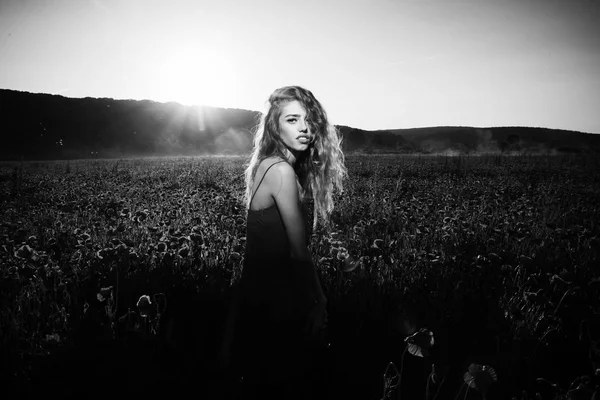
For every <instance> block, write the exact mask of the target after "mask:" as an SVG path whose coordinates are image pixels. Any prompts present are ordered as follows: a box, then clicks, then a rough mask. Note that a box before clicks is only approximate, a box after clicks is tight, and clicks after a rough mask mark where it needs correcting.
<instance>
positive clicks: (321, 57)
mask: <svg viewBox="0 0 600 400" xmlns="http://www.w3.org/2000/svg"><path fill="white" fill-rule="evenodd" d="M598 20H600V2H596V1H591V0H554V1H546V0H499V1H487V0H446V1H441V0H423V1H420V2H417V1H413V0H372V1H367V0H357V1H355V2H352V3H342V2H341V0H329V1H321V0H307V1H305V2H304V3H302V4H301V5H300V6H298V7H291V6H285V5H284V6H282V5H281V4H280V3H278V2H276V1H275V0H255V1H253V2H242V3H239V4H238V3H237V2H235V1H233V0H221V1H213V0H199V1H192V0H173V1H172V2H169V3H163V2H159V1H158V0H147V1H144V2H142V1H141V0H127V1H115V0H87V1H81V2H73V1H70V0H48V1H46V2H41V3H40V2H38V1H35V0H6V1H3V2H1V3H0V88H4V89H7V90H16V91H24V92H30V93H45V94H55V95H62V96H64V97H68V98H85V97H92V98H112V99H115V100H150V101H156V102H160V103H166V102H176V103H179V104H182V105H186V106H190V105H198V106H210V107H216V108H230V109H242V110H249V111H257V112H261V111H263V110H264V106H265V103H266V100H267V99H268V96H269V95H270V94H271V93H272V91H273V90H274V89H276V88H278V87H281V86H286V85H300V86H303V87H305V88H307V89H309V90H310V91H312V92H313V93H314V94H315V96H316V98H317V99H318V100H319V101H320V102H321V103H322V104H323V106H324V108H325V109H326V111H327V114H328V116H329V119H330V121H331V123H332V124H335V125H343V126H348V127H355V128H357V129H363V130H368V131H374V130H394V129H418V128H427V127H436V126H457V127H458V126H464V127H509V126H514V127H539V128H546V129H560V130H569V131H576V132H586V133H595V134H596V133H600V118H599V117H598V115H597V109H598V108H600V90H599V88H600V68H599V67H600V24H598V23H597V22H598ZM278 24H281V25H282V26H284V27H286V29H285V30H276V31H275V32H277V33H276V34H273V32H274V30H273V27H274V26H277V25H278Z"/></svg>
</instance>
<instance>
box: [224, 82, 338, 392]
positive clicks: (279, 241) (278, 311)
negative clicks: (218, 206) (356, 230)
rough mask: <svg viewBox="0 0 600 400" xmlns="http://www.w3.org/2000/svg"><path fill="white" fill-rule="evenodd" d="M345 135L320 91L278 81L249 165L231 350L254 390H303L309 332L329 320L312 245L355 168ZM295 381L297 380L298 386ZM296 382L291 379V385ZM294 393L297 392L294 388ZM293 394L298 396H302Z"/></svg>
mask: <svg viewBox="0 0 600 400" xmlns="http://www.w3.org/2000/svg"><path fill="white" fill-rule="evenodd" d="M340 145H341V140H340V138H339V137H338V134H337V131H336V129H335V128H334V127H333V126H332V125H331V124H330V123H329V121H328V119H327V115H326V113H325V110H324V109H323V107H322V106H321V104H320V103H319V101H318V100H317V99H316V98H315V97H314V96H313V94H312V93H311V92H310V91H308V90H306V89H303V88H301V87H298V86H288V87H283V88H280V89H277V90H275V92H273V94H271V96H270V98H269V104H268V110H267V112H266V113H264V114H263V115H262V117H261V121H260V124H259V125H258V128H257V131H256V135H255V138H254V149H253V152H252V156H251V159H250V162H249V164H248V166H247V168H246V172H245V177H246V192H245V201H246V206H247V208H248V216H247V236H246V251H245V258H244V268H243V271H242V276H241V278H240V281H239V284H238V287H237V290H236V296H235V297H236V298H235V299H234V302H233V307H232V310H231V312H230V318H229V321H228V324H227V325H228V327H227V329H226V335H225V339H224V347H223V359H222V361H225V362H227V360H228V359H229V355H231V358H232V360H231V361H232V364H233V367H234V368H235V369H236V370H237V372H238V373H239V374H240V375H241V376H243V379H244V382H246V384H245V385H244V386H246V389H245V390H255V391H260V392H261V393H252V394H248V397H254V396H260V397H259V398H264V397H265V396H268V393H267V392H268V391H269V390H274V391H275V392H274V393H273V394H274V395H275V396H276V397H277V398H280V399H281V398H285V397H286V394H285V391H286V390H287V389H290V388H291V390H288V392H289V391H291V392H293V393H294V394H295V395H297V396H296V397H301V393H299V389H300V388H303V387H304V388H305V387H306V386H305V385H304V384H303V383H301V382H298V379H300V380H301V379H302V377H301V375H302V374H303V373H304V372H305V368H306V362H307V360H306V359H305V358H306V357H305V355H306V354H307V352H306V351H305V350H306V344H307V339H308V340H310V339H311V338H314V337H315V336H316V335H318V333H319V332H320V331H321V330H323V329H324V328H325V327H326V324H327V311H326V306H327V299H326V297H325V294H324V292H323V289H322V287H321V284H320V282H319V279H318V276H317V272H316V269H315V264H314V262H313V260H312V257H311V255H310V253H309V251H308V245H307V242H308V238H309V235H308V231H309V230H308V229H307V228H308V226H307V222H308V221H307V214H308V212H307V211H308V207H307V201H308V199H312V201H313V203H314V218H313V221H312V228H313V229H314V228H316V226H317V222H321V223H322V224H323V225H324V226H328V224H329V215H330V214H331V212H332V210H333V191H334V189H336V188H337V189H338V190H340V191H341V190H342V180H343V178H344V177H345V176H346V168H345V166H344V156H343V153H342V151H341V146H340ZM292 385H293V386H292ZM286 388H287V389H286ZM288 397H290V396H288ZM292 397H293V396H292Z"/></svg>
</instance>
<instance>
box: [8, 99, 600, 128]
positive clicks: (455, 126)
mask: <svg viewBox="0 0 600 400" xmlns="http://www.w3.org/2000/svg"><path fill="white" fill-rule="evenodd" d="M0 90H11V91H15V92H21V93H27V94H32V95H50V96H59V97H63V98H66V99H71V100H84V99H86V98H92V99H97V100H101V99H107V100H113V101H151V102H155V103H160V104H168V103H176V104H179V105H180V106H184V107H212V108H220V109H230V110H241V111H250V112H255V113H260V112H261V111H258V110H248V109H245V108H236V107H215V106H202V105H191V106H190V105H186V104H182V103H179V102H177V101H168V102H162V101H156V100H151V99H115V98H112V97H93V96H86V97H68V96H64V95H61V94H52V93H32V92H28V91H20V90H14V89H4V88H0ZM335 125H336V126H344V127H347V128H352V129H359V130H362V131H365V132H378V131H394V130H413V129H428V128H476V129H498V128H526V129H530V128H533V129H548V130H557V131H568V132H574V133H585V134H590V135H598V134H600V132H585V131H578V130H573V129H562V128H552V127H546V126H523V125H495V126H473V125H431V126H421V127H406V128H380V129H365V128H361V127H358V126H351V125H346V124H335Z"/></svg>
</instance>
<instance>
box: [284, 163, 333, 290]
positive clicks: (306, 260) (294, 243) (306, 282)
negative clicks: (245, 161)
mask: <svg viewBox="0 0 600 400" xmlns="http://www.w3.org/2000/svg"><path fill="white" fill-rule="evenodd" d="M276 168H277V171H278V173H279V180H280V182H279V185H274V187H275V188H276V190H275V192H274V194H273V198H274V199H275V202H276V203H277V208H278V209H279V212H280V214H281V219H282V220H283V224H284V226H285V229H286V232H287V235H288V239H289V243H290V247H291V253H292V254H291V257H292V260H293V263H294V267H295V270H296V273H297V274H298V279H299V280H300V282H299V283H300V284H301V285H303V286H304V287H305V288H307V289H308V293H309V295H310V296H311V299H312V300H317V301H326V298H325V294H324V293H323V289H322V287H321V283H320V282H319V278H318V276H317V270H316V268H315V264H314V262H313V259H312V257H311V254H310V252H309V251H308V246H307V243H306V236H305V226H304V219H303V214H302V208H301V206H300V199H299V193H298V187H297V185H296V174H295V172H294V169H293V168H292V166H291V165H289V164H287V163H281V164H278V165H277V166H276Z"/></svg>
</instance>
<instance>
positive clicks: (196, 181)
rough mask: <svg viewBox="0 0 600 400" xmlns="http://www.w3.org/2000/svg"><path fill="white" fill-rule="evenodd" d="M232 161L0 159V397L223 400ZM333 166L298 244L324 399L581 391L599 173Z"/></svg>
mask: <svg viewBox="0 0 600 400" xmlns="http://www.w3.org/2000/svg"><path fill="white" fill-rule="evenodd" d="M244 162H245V159H244V158H241V157H204V158H192V157H189V158H156V159H124V160H93V161H92V160H81V161H70V162H68V161H54V162H26V163H3V164H0V199H1V200H0V201H1V211H0V213H1V214H2V225H1V228H0V245H1V247H0V263H1V266H0V307H1V314H0V318H1V320H0V322H1V324H0V351H1V354H0V355H1V356H2V366H1V368H2V374H3V375H4V376H5V377H8V380H7V381H8V383H7V386H6V387H7V388H8V390H10V391H20V392H21V395H23V396H27V395H29V396H34V395H39V394H48V393H51V392H57V393H61V394H63V395H65V396H78V395H79V394H80V393H88V391H90V390H93V393H95V394H97V395H98V396H99V397H105V396H110V395H113V394H114V393H116V391H117V390H120V391H122V390H125V389H118V388H123V387H125V388H127V387H128V389H127V390H128V391H129V392H136V393H139V394H149V393H154V394H156V393H159V392H160V391H161V390H162V391H164V392H169V393H173V392H177V391H179V390H181V391H183V390H184V389H185V388H189V387H193V388H194V390H195V392H196V393H205V394H209V393H210V394H214V393H217V392H218V391H219V390H223V391H226V390H229V391H235V390H237V389H235V385H231V382H229V383H227V382H226V380H225V378H223V377H222V376H221V375H219V372H218V369H217V368H216V348H217V344H218V339H219V337H220V335H221V333H222V326H223V321H224V316H225V310H226V307H227V305H228V302H229V300H230V298H231V292H232V291H231V286H232V285H233V284H234V283H235V282H236V280H237V279H238V278H239V276H240V272H241V268H242V265H243V253H244V239H245V237H244V236H245V210H244V207H243V205H242V204H241V201H240V200H241V196H242V193H243V184H244V183H243V178H242V172H243V163H244ZM346 164H347V167H348V170H349V178H348V180H347V182H346V185H345V191H344V193H343V194H341V195H338V196H337V200H336V210H335V212H334V214H333V221H334V223H335V224H334V226H332V227H331V228H330V229H328V230H327V229H324V228H318V230H317V231H315V232H312V241H311V244H310V249H311V251H312V254H313V255H314V259H315V261H316V262H317V266H318V269H319V274H320V276H321V282H322V284H323V286H324V289H325V291H326V294H327V297H328V299H329V304H328V309H329V321H330V326H329V335H328V338H327V342H328V343H330V345H329V347H327V346H324V345H323V346H320V345H319V344H317V345H315V348H314V352H315V357H316V359H317V360H318V365H319V366H320V368H317V370H318V372H319V373H320V375H319V376H321V380H322V381H321V382H320V386H319V388H320V390H319V393H320V394H321V395H322V396H323V398H353V399H354V398H359V399H364V400H379V399H382V398H384V397H387V398H406V399H413V398H423V397H425V398H426V399H433V398H439V399H446V398H455V397H459V398H468V399H479V398H488V399H494V398H501V399H505V398H506V399H510V398H513V397H515V398H517V399H526V398H536V397H535V395H536V393H540V396H541V398H543V399H554V398H560V399H567V398H574V399H575V398H577V399H579V398H582V399H590V398H591V397H592V394H593V393H594V391H595V390H596V387H597V385H598V384H599V383H600V382H599V380H600V376H599V375H600V348H599V343H598V338H599V337H600V268H599V267H598V266H599V265H600V257H599V252H600V225H599V221H600V160H597V159H594V158H591V156H590V157H587V156H514V157H510V156H498V155H494V156H492V155H489V156H480V157H477V156H467V157H464V156H459V157H445V156H401V157H399V156H396V157H394V156H358V155H356V156H349V157H347V163H346ZM349 256H351V257H352V259H354V260H357V262H356V263H355V264H354V267H355V268H354V269H351V268H350V269H351V270H349V268H348V267H347V265H348V263H347V262H345V261H346V258H347V257H349ZM146 296H147V297H146ZM290 362H293V360H290ZM282 367H283V368H285V366H282ZM299 384H301V383H299ZM123 385H125V386H123ZM226 387H227V388H229V389H225V388H226ZM436 396H437V397H436Z"/></svg>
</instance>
